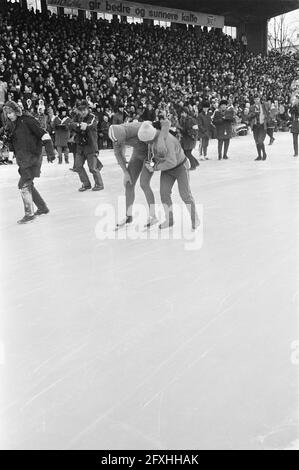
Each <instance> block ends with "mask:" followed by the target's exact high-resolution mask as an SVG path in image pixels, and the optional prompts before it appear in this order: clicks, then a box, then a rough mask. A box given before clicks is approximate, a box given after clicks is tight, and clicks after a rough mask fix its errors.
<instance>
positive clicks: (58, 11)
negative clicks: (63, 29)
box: [57, 7, 64, 16]
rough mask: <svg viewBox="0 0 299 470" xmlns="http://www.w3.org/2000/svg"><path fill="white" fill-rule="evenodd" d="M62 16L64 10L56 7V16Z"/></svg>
mask: <svg viewBox="0 0 299 470" xmlns="http://www.w3.org/2000/svg"><path fill="white" fill-rule="evenodd" d="M63 15H64V8H63V7H57V16H63Z"/></svg>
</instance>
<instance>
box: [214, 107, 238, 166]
mask: <svg viewBox="0 0 299 470" xmlns="http://www.w3.org/2000/svg"><path fill="white" fill-rule="evenodd" d="M234 120H235V117H234V109H233V107H229V108H228V102H227V101H226V100H221V101H220V103H219V108H218V109H216V111H215V113H214V118H213V123H214V125H215V126H216V136H217V140H218V160H222V150H223V159H224V160H227V159H228V156H227V152H228V148H229V144H230V139H231V138H232V134H233V122H234Z"/></svg>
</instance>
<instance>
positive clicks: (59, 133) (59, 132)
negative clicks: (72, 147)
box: [51, 107, 71, 165]
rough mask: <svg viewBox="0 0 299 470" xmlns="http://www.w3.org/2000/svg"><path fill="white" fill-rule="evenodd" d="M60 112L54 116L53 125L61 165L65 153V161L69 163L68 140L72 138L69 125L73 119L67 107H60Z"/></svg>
mask: <svg viewBox="0 0 299 470" xmlns="http://www.w3.org/2000/svg"><path fill="white" fill-rule="evenodd" d="M58 112H59V115H58V116H54V117H53V119H52V121H51V126H52V128H53V129H54V131H55V146H56V149H57V152H58V163H59V164H60V165H61V164H62V155H63V154H64V160H65V163H69V147H68V141H69V139H70V128H69V125H70V123H71V119H70V117H69V116H68V115H67V109H66V108H64V107H60V108H59V111H58Z"/></svg>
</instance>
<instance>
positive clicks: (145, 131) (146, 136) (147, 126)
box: [138, 121, 157, 142]
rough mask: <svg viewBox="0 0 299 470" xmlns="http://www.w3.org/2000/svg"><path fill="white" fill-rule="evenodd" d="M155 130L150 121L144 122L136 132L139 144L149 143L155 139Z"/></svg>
mask: <svg viewBox="0 0 299 470" xmlns="http://www.w3.org/2000/svg"><path fill="white" fill-rule="evenodd" d="M156 133H157V131H156V129H155V128H154V126H153V125H152V123H151V122H150V121H144V122H143V123H142V124H141V126H140V128H139V131H138V139H139V140H141V142H150V141H151V140H154V138H155V137H156Z"/></svg>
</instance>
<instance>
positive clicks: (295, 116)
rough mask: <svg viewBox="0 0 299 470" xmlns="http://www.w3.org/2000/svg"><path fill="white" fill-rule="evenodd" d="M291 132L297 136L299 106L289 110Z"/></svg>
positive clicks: (298, 132) (298, 130) (298, 131)
mask: <svg viewBox="0 0 299 470" xmlns="http://www.w3.org/2000/svg"><path fill="white" fill-rule="evenodd" d="M290 124H291V132H292V133H293V134H299V106H298V105H296V106H293V107H292V108H291V122H290Z"/></svg>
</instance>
